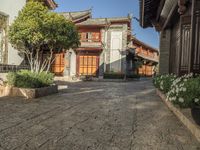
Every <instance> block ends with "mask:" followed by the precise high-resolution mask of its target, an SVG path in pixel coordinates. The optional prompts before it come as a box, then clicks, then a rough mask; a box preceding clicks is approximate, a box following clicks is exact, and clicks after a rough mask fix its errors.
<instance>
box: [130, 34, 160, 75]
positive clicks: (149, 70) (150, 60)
mask: <svg viewBox="0 0 200 150" xmlns="http://www.w3.org/2000/svg"><path fill="white" fill-rule="evenodd" d="M158 59H159V52H158V50H157V49H156V48H153V47H152V46H150V45H148V44H146V43H144V42H142V41H140V40H138V39H137V38H135V37H133V38H132V40H131V47H130V49H129V50H128V54H127V70H128V71H127V72H128V73H131V71H132V73H133V74H139V75H140V76H152V75H154V74H155V71H156V67H157V65H158Z"/></svg>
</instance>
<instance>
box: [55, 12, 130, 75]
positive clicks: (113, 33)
mask: <svg viewBox="0 0 200 150" xmlns="http://www.w3.org/2000/svg"><path fill="white" fill-rule="evenodd" d="M61 14H62V15H63V16H65V18H66V19H70V20H72V21H73V22H74V23H75V25H76V26H77V28H78V31H79V34H80V41H81V45H80V47H78V48H77V49H73V50H70V51H68V52H67V53H66V54H56V59H55V61H54V64H53V65H52V69H53V72H55V73H56V74H60V75H65V76H81V75H91V76H95V77H100V76H103V74H104V72H117V73H122V74H126V52H127V49H128V44H129V43H130V40H131V17H130V16H127V17H116V18H92V14H91V10H86V11H81V12H64V13H61ZM66 64H67V65H66ZM64 66H66V67H64Z"/></svg>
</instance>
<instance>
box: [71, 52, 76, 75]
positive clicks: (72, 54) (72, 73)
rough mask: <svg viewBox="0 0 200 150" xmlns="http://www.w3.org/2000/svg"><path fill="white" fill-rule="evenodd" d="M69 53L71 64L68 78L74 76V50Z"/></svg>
mask: <svg viewBox="0 0 200 150" xmlns="http://www.w3.org/2000/svg"><path fill="white" fill-rule="evenodd" d="M70 52H71V62H70V76H75V75H76V53H75V52H74V50H70Z"/></svg>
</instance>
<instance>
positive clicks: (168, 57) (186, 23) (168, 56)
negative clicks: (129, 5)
mask: <svg viewBox="0 0 200 150" xmlns="http://www.w3.org/2000/svg"><path fill="white" fill-rule="evenodd" d="M199 15H200V0H140V24H141V26H142V27H143V28H147V27H155V28H156V30H157V31H159V32H160V65H159V66H160V67H159V71H160V73H161V74H163V73H174V74H177V75H183V74H186V73H190V72H193V73H200V17H199Z"/></svg>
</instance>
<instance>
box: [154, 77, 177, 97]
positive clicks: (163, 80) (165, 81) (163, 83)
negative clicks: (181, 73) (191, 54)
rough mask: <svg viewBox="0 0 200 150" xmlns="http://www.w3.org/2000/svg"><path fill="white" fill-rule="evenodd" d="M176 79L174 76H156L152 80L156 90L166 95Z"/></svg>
mask: <svg viewBox="0 0 200 150" xmlns="http://www.w3.org/2000/svg"><path fill="white" fill-rule="evenodd" d="M175 79H176V76H174V75H172V74H171V75H168V74H167V75H158V76H156V77H154V78H153V84H154V85H155V87H156V88H158V89H159V90H161V91H162V92H163V93H167V92H168V91H169V90H170V88H171V85H172V83H173V81H174V80H175Z"/></svg>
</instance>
